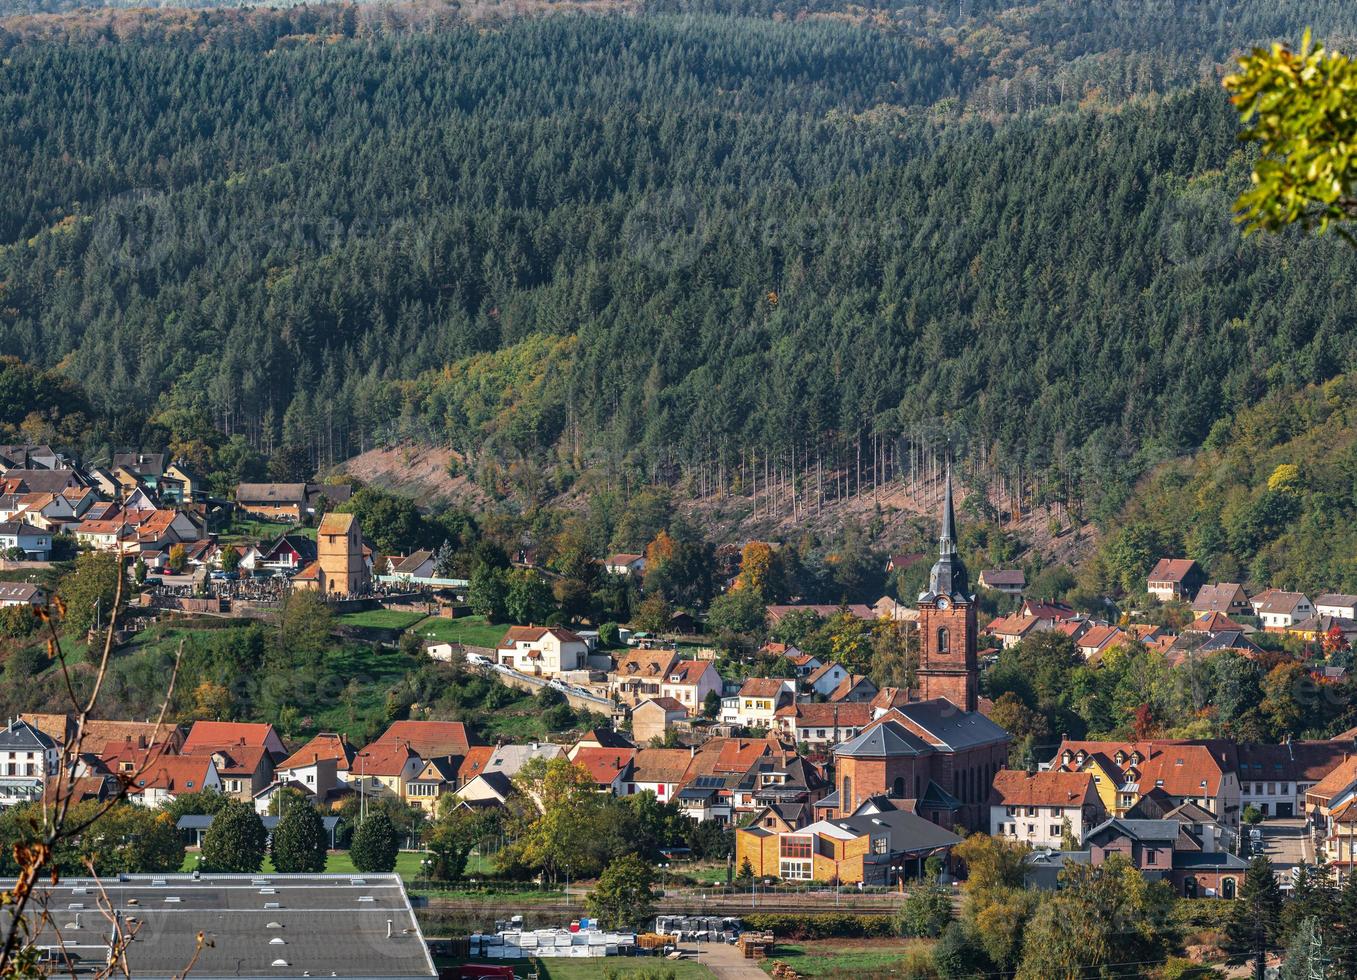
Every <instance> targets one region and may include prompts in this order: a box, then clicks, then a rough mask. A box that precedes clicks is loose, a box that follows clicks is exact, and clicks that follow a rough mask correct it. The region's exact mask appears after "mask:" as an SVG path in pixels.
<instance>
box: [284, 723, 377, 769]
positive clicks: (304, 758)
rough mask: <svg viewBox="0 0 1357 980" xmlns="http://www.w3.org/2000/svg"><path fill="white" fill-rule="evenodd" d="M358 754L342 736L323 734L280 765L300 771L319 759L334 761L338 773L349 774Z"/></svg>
mask: <svg viewBox="0 0 1357 980" xmlns="http://www.w3.org/2000/svg"><path fill="white" fill-rule="evenodd" d="M357 754H358V751H357V749H355V748H354V747H353V745H352V744H351V743H350V742H349V740H348V738H346V737H345V736H344V735H342V734H335V733H333V732H321V733H320V734H319V735H317V736H316V737H315V738H313V739H311V741H309V742H307V743H306V744H305V745H303V746H302V747H301V748H299V749H298V750H297V751H296V752H293V753H292V754H291V755H290V756H288V757H287V758H286V759H284V760H283V761H282V762H280V763H278V768H279V769H300V768H302V767H303V766H309V765H312V764H313V763H314V762H315V761H316V759H317V758H321V759H334V760H335V771H336V772H347V771H348V769H349V763H350V762H352V761H353V757H354V756H355V755H357Z"/></svg>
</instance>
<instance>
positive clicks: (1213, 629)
mask: <svg viewBox="0 0 1357 980" xmlns="http://www.w3.org/2000/svg"><path fill="white" fill-rule="evenodd" d="M1243 628H1244V627H1242V626H1240V625H1239V624H1238V623H1236V622H1235V621H1234V620H1233V619H1231V618H1230V617H1229V616H1226V615H1225V614H1224V613H1220V612H1209V613H1205V614H1204V615H1201V616H1198V617H1197V618H1196V619H1194V620H1193V621H1192V623H1191V624H1190V625H1188V626H1186V627H1184V629H1187V630H1191V631H1192V632H1194V633H1221V632H1224V631H1225V630H1242V629H1243Z"/></svg>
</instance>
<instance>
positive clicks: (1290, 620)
mask: <svg viewBox="0 0 1357 980" xmlns="http://www.w3.org/2000/svg"><path fill="white" fill-rule="evenodd" d="M1253 610H1254V615H1256V616H1257V617H1258V618H1259V619H1260V620H1261V621H1262V623H1263V629H1265V630H1271V631H1273V632H1281V631H1283V630H1285V629H1286V628H1287V627H1289V626H1292V625H1294V624H1295V623H1298V622H1300V621H1301V620H1302V619H1306V618H1308V617H1310V616H1313V615H1314V613H1315V607H1314V606H1313V605H1312V604H1311V603H1310V600H1309V599H1307V598H1306V597H1305V596H1304V595H1303V594H1301V593H1299V592H1282V591H1280V590H1278V589H1268V591H1266V592H1263V593H1260V594H1259V595H1256V596H1254V598H1253Z"/></svg>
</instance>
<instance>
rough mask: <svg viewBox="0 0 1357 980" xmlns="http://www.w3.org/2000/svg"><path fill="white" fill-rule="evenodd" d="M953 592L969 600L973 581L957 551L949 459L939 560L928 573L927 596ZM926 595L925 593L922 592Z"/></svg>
mask: <svg viewBox="0 0 1357 980" xmlns="http://www.w3.org/2000/svg"><path fill="white" fill-rule="evenodd" d="M944 595H945V596H950V597H953V598H954V599H956V600H958V601H961V602H966V601H969V599H970V582H969V580H968V577H967V575H966V566H965V565H963V564H962V563H961V556H960V555H958V554H957V551H956V511H955V509H954V508H953V506H952V463H951V461H950V460H949V461H948V463H947V485H946V488H945V490H944V493H943V498H942V529H941V530H940V531H939V533H938V560H937V563H936V564H934V565H933V571H932V574H930V575H929V577H928V592H927V593H925V596H929V597H936V596H944ZM920 598H921V599H922V598H924V596H920Z"/></svg>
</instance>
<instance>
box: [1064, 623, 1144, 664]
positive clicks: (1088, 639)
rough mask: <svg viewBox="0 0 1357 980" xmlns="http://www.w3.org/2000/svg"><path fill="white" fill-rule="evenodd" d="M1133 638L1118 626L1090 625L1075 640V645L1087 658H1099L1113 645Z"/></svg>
mask: <svg viewBox="0 0 1357 980" xmlns="http://www.w3.org/2000/svg"><path fill="white" fill-rule="evenodd" d="M1133 639H1134V637H1132V636H1130V635H1129V634H1127V633H1125V632H1123V631H1122V630H1121V629H1120V628H1119V627H1116V626H1090V627H1089V628H1088V629H1087V630H1085V631H1084V633H1083V635H1082V636H1080V637H1079V639H1077V640H1075V641H1074V645H1075V648H1076V649H1077V650H1078V651H1079V652H1080V653H1081V654H1083V655H1084V659H1085V660H1097V659H1098V658H1100V657H1102V655H1103V654H1104V653H1106V652H1107V651H1108V650H1110V649H1112V648H1113V647H1115V646H1118V645H1119V644H1123V643H1127V642H1129V641H1131V640H1133Z"/></svg>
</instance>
